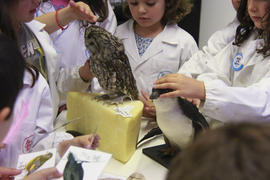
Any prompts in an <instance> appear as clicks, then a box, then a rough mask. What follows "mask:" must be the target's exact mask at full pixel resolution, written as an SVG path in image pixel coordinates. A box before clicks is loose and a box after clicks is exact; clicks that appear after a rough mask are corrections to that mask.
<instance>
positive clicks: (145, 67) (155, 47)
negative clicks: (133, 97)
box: [115, 19, 198, 95]
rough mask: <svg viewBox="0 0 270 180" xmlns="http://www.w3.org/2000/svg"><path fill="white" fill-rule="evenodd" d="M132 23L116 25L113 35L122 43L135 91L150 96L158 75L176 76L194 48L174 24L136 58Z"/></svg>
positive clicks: (194, 45)
mask: <svg viewBox="0 0 270 180" xmlns="http://www.w3.org/2000/svg"><path fill="white" fill-rule="evenodd" d="M133 24H134V20H133V19H130V20H129V21H127V22H125V23H124V24H122V25H120V26H118V27H117V29H116V33H115V35H116V36H117V37H119V38H120V39H121V40H122V41H123V44H124V46H125V52H126V54H127V56H128V58H129V62H130V65H131V69H132V72H133V75H134V77H135V79H136V83H137V86H138V89H139V91H140V90H144V91H145V92H146V93H147V94H148V95H150V94H151V92H152V87H153V83H154V81H155V80H156V79H158V77H159V76H160V75H161V73H164V74H167V73H176V72H177V71H178V69H179V67H180V66H182V64H183V63H184V62H185V61H187V60H188V59H189V58H190V57H191V55H192V54H194V53H195V52H196V51H197V50H198V47H197V44H196V42H195V40H194V39H193V38H192V36H191V35H190V34H188V33H187V32H186V31H184V30H183V29H181V28H180V27H178V26H177V25H176V24H172V25H166V26H165V28H164V30H163V31H162V32H161V33H160V34H158V35H157V36H156V37H155V38H154V39H153V41H152V43H151V44H150V46H149V47H148V48H147V50H146V51H145V53H144V54H143V55H142V56H141V57H140V55H139V53H138V48H137V45H136V40H135V34H134V30H133V29H134V28H133Z"/></svg>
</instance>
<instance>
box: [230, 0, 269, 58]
mask: <svg viewBox="0 0 270 180" xmlns="http://www.w3.org/2000/svg"><path fill="white" fill-rule="evenodd" d="M269 11H270V10H269ZM267 15H269V13H268V14H267ZM237 19H238V20H239V22H240V25H239V26H238V27H237V29H236V35H235V41H234V43H233V44H234V45H237V46H240V45H241V44H242V43H243V42H244V41H245V40H247V39H248V38H249V36H250V35H251V34H252V32H253V31H254V30H256V31H257V32H258V34H259V35H260V36H261V37H263V38H264V46H263V47H262V48H261V49H258V50H257V52H258V53H261V54H263V55H264V56H265V57H266V56H269V55H270V52H269V50H270V23H267V25H266V27H265V28H264V30H262V29H258V28H256V27H255V25H254V23H253V21H252V20H251V18H250V17H249V15H248V12H247V0H241V2H240V6H239V8H238V10H237ZM266 21H267V22H269V17H268V19H267V20H266Z"/></svg>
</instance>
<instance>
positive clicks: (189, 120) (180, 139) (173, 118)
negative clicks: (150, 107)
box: [150, 89, 209, 153]
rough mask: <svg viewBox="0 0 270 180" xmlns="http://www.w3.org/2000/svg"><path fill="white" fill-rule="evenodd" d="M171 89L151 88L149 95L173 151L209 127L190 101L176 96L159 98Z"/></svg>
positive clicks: (160, 126)
mask: <svg viewBox="0 0 270 180" xmlns="http://www.w3.org/2000/svg"><path fill="white" fill-rule="evenodd" d="M170 91H172V90H171V89H153V90H152V94H151V96H150V98H151V99H153V101H154V104H155V107H156V113H157V114H156V115H157V123H158V126H159V128H160V129H161V131H162V132H163V134H164V137H165V142H166V143H167V144H168V145H170V147H172V148H171V149H170V150H168V153H170V152H169V151H171V152H172V153H174V152H175V151H177V149H179V148H181V147H183V146H185V145H186V144H187V143H188V142H189V141H190V139H191V138H192V137H194V136H195V137H196V135H197V134H198V133H199V132H200V131H202V130H204V129H207V128H209V125H208V123H207V121H206V120H205V118H204V117H203V115H202V114H201V113H200V112H199V110H198V109H197V107H196V106H194V105H193V104H192V103H191V102H189V101H187V100H185V99H183V98H181V97H178V98H159V96H160V95H161V94H164V93H167V92H170Z"/></svg>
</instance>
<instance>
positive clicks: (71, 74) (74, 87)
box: [57, 66, 90, 95]
mask: <svg viewBox="0 0 270 180" xmlns="http://www.w3.org/2000/svg"><path fill="white" fill-rule="evenodd" d="M79 68H80V67H79V66H77V67H71V68H61V69H60V72H59V76H58V78H57V87H58V90H59V92H60V93H61V94H64V95H65V94H66V93H67V92H68V91H81V92H83V91H86V89H87V88H88V86H89V85H90V82H85V81H83V80H82V79H81V77H80V75H79Z"/></svg>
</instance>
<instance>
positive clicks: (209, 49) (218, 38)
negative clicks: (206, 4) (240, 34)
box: [200, 18, 239, 56]
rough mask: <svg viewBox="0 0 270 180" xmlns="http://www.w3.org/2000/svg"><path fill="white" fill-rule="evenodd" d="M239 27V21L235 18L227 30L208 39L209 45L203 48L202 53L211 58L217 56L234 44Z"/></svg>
mask: <svg viewBox="0 0 270 180" xmlns="http://www.w3.org/2000/svg"><path fill="white" fill-rule="evenodd" d="M238 25H239V21H238V20H237V18H235V19H234V20H233V21H232V22H231V23H229V24H228V25H227V26H226V27H225V28H223V29H221V30H218V31H216V32H215V33H214V34H212V35H211V37H210V38H209V39H208V42H207V45H206V46H204V47H203V48H202V51H201V52H200V53H205V54H209V55H211V56H215V55H216V54H217V53H219V52H220V51H221V50H222V49H223V48H224V47H225V46H226V45H227V44H228V43H233V41H234V37H235V33H236V29H237V27H238Z"/></svg>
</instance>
